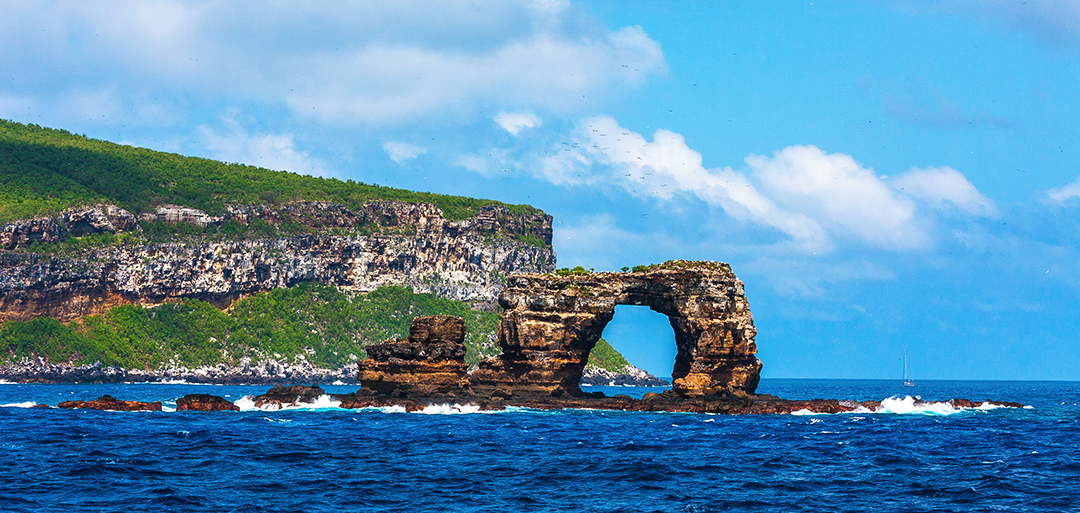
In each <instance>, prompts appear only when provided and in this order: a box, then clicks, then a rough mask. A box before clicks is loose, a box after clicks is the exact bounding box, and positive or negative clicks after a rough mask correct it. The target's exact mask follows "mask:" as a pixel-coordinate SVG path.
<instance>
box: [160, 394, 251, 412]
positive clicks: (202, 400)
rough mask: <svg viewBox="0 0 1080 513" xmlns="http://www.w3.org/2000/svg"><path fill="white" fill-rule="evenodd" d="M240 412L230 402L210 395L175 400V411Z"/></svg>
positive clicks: (193, 395) (194, 395)
mask: <svg viewBox="0 0 1080 513" xmlns="http://www.w3.org/2000/svg"><path fill="white" fill-rule="evenodd" d="M185 410H192V411H240V407H239V406H237V405H235V404H233V402H232V401H230V400H228V399H226V398H224V397H221V396H218V395H210V394H187V395H185V396H184V397H181V398H179V399H177V400H176V411H185Z"/></svg>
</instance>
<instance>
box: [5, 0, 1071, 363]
mask: <svg viewBox="0 0 1080 513" xmlns="http://www.w3.org/2000/svg"><path fill="white" fill-rule="evenodd" d="M380 4H382V3H378V2H356V3H350V2H336V3H332V4H330V5H329V6H327V5H325V4H317V3H310V4H309V3H299V2H174V1H164V0H148V1H138V2H111V3H106V4H99V3H87V2H77V1H71V2H67V1H54V2H5V16H4V17H3V18H2V19H0V46H2V47H3V48H4V49H5V50H4V51H3V52H0V117H3V118H7V119H12V120H15V121H20V122H26V123H38V124H42V125H46V126H53V127H61V128H66V129H69V130H72V131H76V132H79V133H85V134H87V135H89V136H91V137H96V138H102V139H108V140H112V141H117V142H124V143H129V144H135V145H140V146H146V147H149V148H153V149H158V150H165V151H175V152H179V153H183V154H188V155H199V156H205V157H211V158H216V159H221V160H225V161H230V162H245V163H250V164H256V165H261V166H264V167H269V168H272V169H286V170H290V171H296V172H301V173H308V174H316V175H321V176H329V177H337V178H343V179H346V178H351V179H354V180H360V181H365V182H369V183H379V184H383V185H389V186H394V187H403V188H409V189H417V190H429V191H434V192H442V193H450V194H462V195H469V196H479V197H487V198H495V199H499V200H502V201H507V202H511V203H529V204H532V205H535V206H537V207H540V208H542V209H544V210H545V211H547V212H548V213H550V214H552V215H554V216H555V219H556V224H555V226H556V232H555V242H554V245H555V249H556V251H557V252H558V255H559V265H560V266H574V265H583V266H585V267H591V268H595V269H597V270H614V269H618V268H620V267H623V266H632V265H636V264H641V263H649V262H659V261H663V260H666V259H671V258H687V259H710V260H723V261H726V262H729V263H730V264H731V265H732V267H733V268H734V270H735V271H736V273H737V274H738V275H739V276H740V277H741V278H742V279H743V281H744V282H745V284H746V290H747V295H748V297H749V300H750V304H751V308H752V310H753V312H754V316H755V321H756V324H757V327H758V346H759V356H760V358H761V359H762V361H763V362H764V363H765V369H764V371H763V372H764V376H766V377H821V378H829V377H836V378H897V377H899V375H900V372H901V370H902V367H901V365H902V364H901V360H900V358H901V356H902V355H903V351H904V348H905V347H906V348H907V350H908V353H909V359H910V368H911V374H912V376H913V377H915V378H916V379H1064V380H1080V350H1078V349H1077V345H1076V343H1077V334H1078V333H1080V321H1078V319H1080V301H1078V299H1080V251H1078V245H1080V164H1078V162H1080V122H1078V121H1077V119H1078V118H1080V4H1077V3H1076V2H1074V1H1071V0H1046V1H1042V2H1037V1H1032V2H1026V3H1025V2H1006V1H1002V0H985V1H981V2H975V1H959V0H902V1H896V2H884V1H882V2H872V1H863V2H856V1H852V2H841V1H815V2H774V3H772V5H770V6H768V7H762V6H761V5H760V4H761V3H760V2H648V1H643V2H602V1H601V2H566V1H560V0H546V1H544V0H540V1H534V2H524V1H523V2H510V1H498V2H483V1H468V2H466V1H462V2H408V1H404V2H393V3H390V4H392V5H380ZM627 4H629V5H627ZM615 322H616V323H618V324H613V325H612V326H611V331H610V332H609V333H608V336H609V338H612V340H613V342H614V343H615V344H616V347H619V348H620V349H621V350H623V351H624V352H625V353H626V354H627V355H628V356H629V357H630V359H631V361H633V362H634V363H637V364H639V365H641V366H643V367H645V368H646V369H648V370H650V371H653V372H654V373H656V374H660V375H667V374H669V373H670V354H669V353H670V352H671V345H672V343H671V342H670V340H668V339H666V338H665V337H670V329H669V328H667V327H666V325H665V324H664V320H663V319H662V318H657V317H653V316H650V315H648V312H647V311H646V312H645V313H642V312H640V311H634V310H632V309H627V308H620V310H619V313H618V315H617V317H616V320H615ZM665 330H667V331H665ZM657 354H660V355H661V356H660V357H656V356H655V355H657Z"/></svg>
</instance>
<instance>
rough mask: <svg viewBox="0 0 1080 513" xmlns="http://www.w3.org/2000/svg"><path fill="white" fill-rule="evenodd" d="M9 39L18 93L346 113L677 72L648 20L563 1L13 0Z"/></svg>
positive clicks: (6, 25)
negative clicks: (614, 26) (591, 11)
mask: <svg viewBox="0 0 1080 513" xmlns="http://www.w3.org/2000/svg"><path fill="white" fill-rule="evenodd" d="M0 47H2V48H4V49H5V51H4V52H0V69H3V70H21V71H20V73H18V74H17V76H16V77H14V79H13V80H12V81H10V82H7V83H5V84H3V85H2V86H3V87H4V89H5V90H7V91H9V92H10V93H21V92H31V91H32V92H34V95H35V96H36V97H39V98H45V99H47V98H48V96H49V95H50V94H58V92H57V91H56V90H55V89H56V86H55V84H65V83H69V82H70V80H71V79H72V78H73V77H78V79H79V83H80V84H82V85H83V86H84V87H86V88H88V89H90V90H113V89H115V91H116V93H117V97H119V98H124V99H125V101H127V100H128V99H131V98H135V97H136V96H137V95H133V94H131V93H132V91H172V92H173V93H170V94H171V95H174V96H175V95H176V94H179V95H181V96H183V97H186V98H188V99H193V98H195V99H197V98H204V97H214V98H221V97H225V98H230V97H242V98H255V99H257V101H261V102H267V103H271V104H274V105H275V106H277V105H282V104H284V105H287V106H288V108H290V109H291V110H292V111H293V113H294V114H295V115H298V116H302V117H305V118H311V119H315V120H318V121H321V122H334V123H340V124H364V123H367V124H386V125H389V124H404V123H408V122H410V121H414V120H415V119H417V118H422V117H427V116H432V115H447V114H449V115H456V116H469V115H473V113H474V112H477V111H478V110H479V109H478V108H477V107H478V106H481V105H485V106H487V105H495V106H499V105H513V106H514V107H515V108H529V109H533V110H551V111H555V112H563V113H565V112H573V111H577V110H579V109H580V108H581V107H583V106H593V105H596V104H598V103H599V102H603V101H606V100H607V99H609V98H611V97H612V96H614V93H616V92H617V91H618V90H619V89H621V88H625V87H628V86H630V87H633V86H636V85H638V84H641V83H643V82H644V80H646V78H647V77H648V76H650V75H656V74H659V73H664V72H665V71H666V64H665V62H664V57H663V54H662V52H661V51H660V46H659V44H658V43H656V42H655V41H653V40H652V39H650V38H649V37H648V36H647V35H646V34H645V32H644V31H642V30H641V28H639V27H624V28H621V29H618V30H610V29H607V28H605V27H603V26H601V25H600V23H599V22H597V21H594V20H593V19H591V18H589V17H588V16H587V15H585V14H584V13H583V12H582V11H580V10H578V9H575V8H572V7H570V6H569V5H568V4H567V3H566V2H560V1H537V2H532V1H526V0H521V1H495V0H490V1H479V2H477V1H473V0H458V1H446V2H437V1H428V0H414V1H403V2H363V1H356V2H335V3H333V4H308V3H286V2H271V3H249V2H243V3H193V2H182V1H179V0H147V1H120V2H111V3H105V4H89V3H86V2H80V1H77V0H60V1H56V2H48V3H40V2H8V3H6V4H5V15H4V16H3V19H0ZM140 101H152V98H146V99H145V100H140Z"/></svg>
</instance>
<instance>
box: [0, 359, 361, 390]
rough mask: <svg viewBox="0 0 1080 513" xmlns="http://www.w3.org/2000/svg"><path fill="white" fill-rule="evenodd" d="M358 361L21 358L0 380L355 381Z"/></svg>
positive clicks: (2, 368)
mask: <svg viewBox="0 0 1080 513" xmlns="http://www.w3.org/2000/svg"><path fill="white" fill-rule="evenodd" d="M357 368H358V367H357V364H355V363H351V364H348V365H345V366H344V367H341V368H339V369H325V368H321V367H315V366H313V365H311V364H310V363H308V362H305V361H301V362H299V363H287V362H284V361H280V360H263V361H259V362H253V361H251V359H249V358H243V359H241V361H240V364H239V365H226V364H219V365H208V366H203V367H196V368H187V367H172V368H168V369H160V370H141V369H124V368H122V367H114V366H110V365H102V364H101V362H97V363H94V364H93V365H72V364H67V363H61V364H56V363H50V362H48V361H46V360H45V359H44V358H40V357H39V358H33V359H24V360H22V361H20V362H18V363H12V364H6V365H2V366H0V381H6V382H9V383H162V382H185V383H212V384H218V385H278V384H292V383H318V384H356V383H358V381H357V380H356V373H357Z"/></svg>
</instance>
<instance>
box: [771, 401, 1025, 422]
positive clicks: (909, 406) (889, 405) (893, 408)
mask: <svg viewBox="0 0 1080 513" xmlns="http://www.w3.org/2000/svg"><path fill="white" fill-rule="evenodd" d="M844 403H849V404H848V406H854V407H855V409H854V410H851V411H847V412H842V413H838V414H835V415H850V414H867V413H892V414H894V415H952V414H955V413H960V412H963V411H968V410H976V411H988V410H994V409H997V408H1007V406H1001V405H998V404H989V403H982V404H980V405H979V406H975V407H973V408H965V407H956V406H953V405H952V403H949V402H947V401H923V400H921V399H920V398H918V397H911V396H904V397H899V396H893V397H890V398H888V399H883V400H882V401H881V406H879V407H878V408H876V409H873V410H871V409H869V408H867V407H865V406H863V405H861V404H857V403H855V402H854V401H850V402H847V401H841V404H844ZM1024 408H1031V407H1030V406H1025V407H1024ZM791 415H834V414H831V413H817V412H813V411H810V410H807V409H802V410H798V411H793V412H791ZM854 420H862V417H855V418H854Z"/></svg>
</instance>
